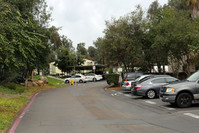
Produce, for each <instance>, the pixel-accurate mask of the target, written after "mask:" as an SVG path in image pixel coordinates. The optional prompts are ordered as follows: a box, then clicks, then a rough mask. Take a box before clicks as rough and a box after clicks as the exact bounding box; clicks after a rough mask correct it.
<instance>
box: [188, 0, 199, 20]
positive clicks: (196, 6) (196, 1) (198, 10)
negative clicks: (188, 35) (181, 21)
mask: <svg viewBox="0 0 199 133" xmlns="http://www.w3.org/2000/svg"><path fill="white" fill-rule="evenodd" d="M187 3H188V5H189V7H190V9H191V11H192V13H191V16H192V17H193V18H197V17H198V16H199V0H187Z"/></svg>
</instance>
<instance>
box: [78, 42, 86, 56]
mask: <svg viewBox="0 0 199 133" xmlns="http://www.w3.org/2000/svg"><path fill="white" fill-rule="evenodd" d="M77 52H78V53H80V54H81V55H87V49H86V48H85V43H79V44H77Z"/></svg>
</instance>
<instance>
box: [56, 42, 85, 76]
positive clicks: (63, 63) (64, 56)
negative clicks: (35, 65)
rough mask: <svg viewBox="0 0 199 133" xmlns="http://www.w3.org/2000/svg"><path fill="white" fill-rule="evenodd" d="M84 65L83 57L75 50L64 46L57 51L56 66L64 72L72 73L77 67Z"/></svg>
mask: <svg viewBox="0 0 199 133" xmlns="http://www.w3.org/2000/svg"><path fill="white" fill-rule="evenodd" d="M82 63H83V56H82V55H81V54H79V53H76V52H75V51H74V50H70V49H69V48H68V47H66V46H64V45H62V46H61V47H60V48H59V49H58V50H57V60H56V61H55V65H56V66H57V67H58V68H59V69H60V70H61V71H62V72H67V73H70V72H71V71H72V70H73V69H75V67H76V66H79V65H81V64H82Z"/></svg>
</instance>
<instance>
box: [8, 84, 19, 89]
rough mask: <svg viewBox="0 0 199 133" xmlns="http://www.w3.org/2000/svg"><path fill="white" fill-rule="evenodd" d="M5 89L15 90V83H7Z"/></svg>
mask: <svg viewBox="0 0 199 133" xmlns="http://www.w3.org/2000/svg"><path fill="white" fill-rule="evenodd" d="M6 87H8V88H9V89H11V90H16V89H17V85H16V84H15V83H9V84H7V85H6Z"/></svg>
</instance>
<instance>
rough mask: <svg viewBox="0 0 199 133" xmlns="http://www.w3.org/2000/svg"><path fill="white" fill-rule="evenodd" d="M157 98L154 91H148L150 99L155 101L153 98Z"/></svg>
mask: <svg viewBox="0 0 199 133" xmlns="http://www.w3.org/2000/svg"><path fill="white" fill-rule="evenodd" d="M155 96H156V93H155V91H154V90H148V91H147V93H146V97H147V98H149V99H153V98H155Z"/></svg>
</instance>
